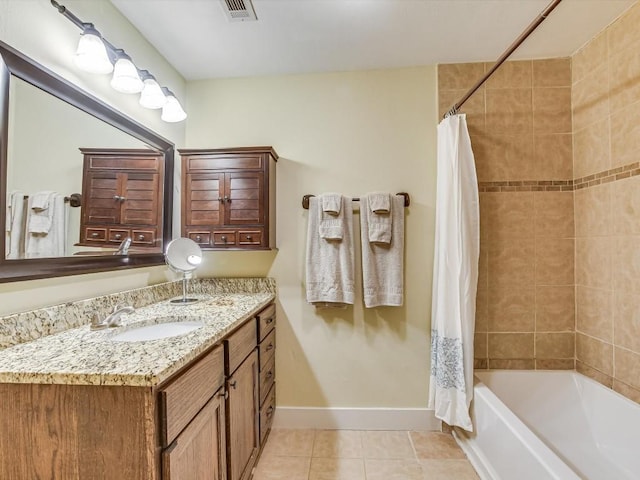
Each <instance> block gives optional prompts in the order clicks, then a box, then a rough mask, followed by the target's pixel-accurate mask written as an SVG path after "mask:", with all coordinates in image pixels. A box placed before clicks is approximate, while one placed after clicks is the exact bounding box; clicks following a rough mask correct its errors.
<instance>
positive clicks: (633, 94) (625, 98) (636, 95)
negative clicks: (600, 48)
mask: <svg viewBox="0 0 640 480" xmlns="http://www.w3.org/2000/svg"><path fill="white" fill-rule="evenodd" d="M638 28H640V25H638ZM638 46H640V44H638ZM609 69H610V77H609V78H610V81H611V93H610V95H611V97H610V102H611V112H617V111H618V110H620V109H623V108H626V107H627V106H628V105H630V104H632V103H635V102H637V101H638V100H640V58H638V48H637V47H636V48H626V49H624V50H616V51H614V52H612V56H611V57H610V58H609Z"/></svg>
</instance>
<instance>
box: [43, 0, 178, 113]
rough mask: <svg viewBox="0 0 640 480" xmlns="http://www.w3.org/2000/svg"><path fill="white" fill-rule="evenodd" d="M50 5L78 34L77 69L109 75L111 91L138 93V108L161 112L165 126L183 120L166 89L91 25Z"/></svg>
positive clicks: (176, 104) (56, 4)
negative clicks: (79, 32)
mask: <svg viewBox="0 0 640 480" xmlns="http://www.w3.org/2000/svg"><path fill="white" fill-rule="evenodd" d="M51 5H53V7H54V8H55V9H56V10H58V12H59V13H61V14H62V15H64V16H65V17H66V18H67V19H68V20H69V21H71V23H73V24H74V25H75V26H77V27H78V28H80V29H81V30H82V34H81V36H80V42H79V43H78V49H77V51H76V54H75V58H74V61H75V64H76V66H77V67H78V68H80V69H81V70H84V71H86V72H90V73H96V74H103V75H104V74H108V73H111V72H113V77H112V78H111V86H112V87H113V89H114V90H116V91H118V92H122V93H140V105H142V106H143V107H145V108H150V109H159V108H162V114H161V116H160V118H161V119H162V120H164V121H165V122H181V121H182V120H184V119H185V118H187V114H186V113H185V111H184V109H183V108H182V105H180V102H179V101H178V99H177V98H176V96H175V95H174V94H173V93H172V92H171V91H170V90H169V89H168V88H166V87H161V86H160V84H159V83H158V82H157V80H156V79H155V77H154V76H153V75H152V74H151V73H149V72H148V71H147V70H139V69H138V67H136V66H135V64H134V63H133V61H132V60H131V57H130V56H129V55H127V53H126V52H125V51H124V50H123V49H121V48H117V47H115V46H114V45H113V44H111V43H110V42H109V41H107V39H105V38H104V37H103V36H102V35H100V32H98V30H96V28H95V27H94V25H93V24H92V23H86V22H83V21H82V20H80V19H79V18H78V17H76V16H75V15H74V14H73V13H71V12H70V11H69V10H68V9H67V7H65V6H64V5H60V4H59V3H58V2H57V1H56V0H51ZM114 64H115V65H114Z"/></svg>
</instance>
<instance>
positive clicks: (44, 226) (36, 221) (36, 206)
mask: <svg viewBox="0 0 640 480" xmlns="http://www.w3.org/2000/svg"><path fill="white" fill-rule="evenodd" d="M52 216H53V192H38V193H36V194H35V195H33V196H31V197H30V198H29V213H28V219H27V232H28V233H45V234H46V233H49V230H50V229H51V218H52Z"/></svg>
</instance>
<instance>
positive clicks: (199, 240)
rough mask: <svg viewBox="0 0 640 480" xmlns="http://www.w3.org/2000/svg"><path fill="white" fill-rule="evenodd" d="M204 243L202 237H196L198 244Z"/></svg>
mask: <svg viewBox="0 0 640 480" xmlns="http://www.w3.org/2000/svg"><path fill="white" fill-rule="evenodd" d="M201 241H202V238H201V237H200V235H196V242H198V243H200V242H201Z"/></svg>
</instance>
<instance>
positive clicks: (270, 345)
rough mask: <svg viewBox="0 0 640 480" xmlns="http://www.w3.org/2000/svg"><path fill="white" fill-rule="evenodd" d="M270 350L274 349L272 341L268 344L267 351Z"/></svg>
mask: <svg viewBox="0 0 640 480" xmlns="http://www.w3.org/2000/svg"><path fill="white" fill-rule="evenodd" d="M269 350H273V343H270V344H269V345H267V352H268V351H269Z"/></svg>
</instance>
